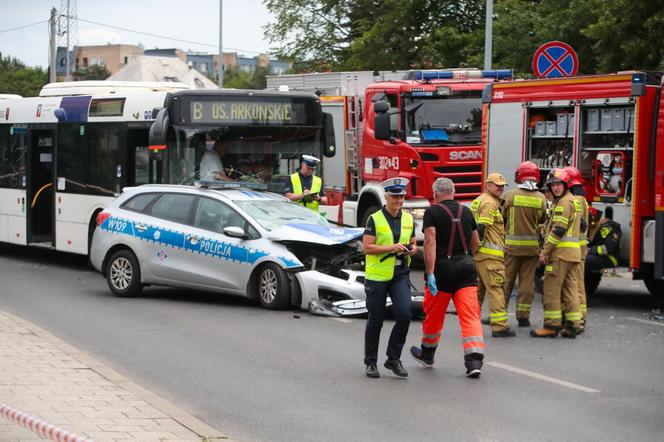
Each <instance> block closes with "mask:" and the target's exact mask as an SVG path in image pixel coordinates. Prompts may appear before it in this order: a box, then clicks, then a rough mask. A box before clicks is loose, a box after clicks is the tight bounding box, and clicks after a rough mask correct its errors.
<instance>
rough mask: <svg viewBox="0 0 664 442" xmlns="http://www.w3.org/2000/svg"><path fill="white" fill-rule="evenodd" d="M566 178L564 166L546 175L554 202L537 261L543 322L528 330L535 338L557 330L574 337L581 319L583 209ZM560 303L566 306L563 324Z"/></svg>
mask: <svg viewBox="0 0 664 442" xmlns="http://www.w3.org/2000/svg"><path fill="white" fill-rule="evenodd" d="M569 182H570V180H569V175H568V174H567V172H565V170H564V169H553V170H552V171H551V172H549V175H548V177H547V179H546V185H547V186H549V188H550V189H551V193H552V194H553V206H552V207H551V216H550V218H549V221H548V222H547V225H546V228H545V236H544V247H543V249H542V252H541V254H540V263H541V264H542V265H543V266H545V267H544V278H543V285H544V295H543V297H542V303H543V304H544V326H543V327H539V328H537V329H533V330H531V331H530V336H532V337H534V338H555V337H556V336H558V333H559V332H560V333H561V335H562V336H564V337H567V338H575V337H576V335H577V333H578V330H579V326H580V322H581V309H580V306H579V294H578V287H577V284H578V281H577V274H578V266H579V265H580V262H581V250H580V245H579V230H580V227H581V217H582V209H581V203H579V201H578V200H577V199H576V198H575V197H574V195H572V194H571V192H570V191H569V187H570V186H569ZM561 305H563V306H564V307H565V321H566V322H565V324H564V328H563V324H562V317H563V315H562V313H563V312H562V309H561ZM561 329H562V330H561Z"/></svg>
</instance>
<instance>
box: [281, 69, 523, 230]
mask: <svg viewBox="0 0 664 442" xmlns="http://www.w3.org/2000/svg"><path fill="white" fill-rule="evenodd" d="M511 76H512V71H511V70H493V71H481V70H477V69H464V70H461V69H444V70H430V71H400V72H389V71H386V72H376V73H371V72H366V71H365V72H356V73H353V72H346V73H328V74H301V75H287V76H279V77H277V76H273V77H268V87H273V88H277V87H278V85H280V84H285V85H287V86H289V88H291V89H292V88H295V89H300V90H302V89H304V90H308V91H310V92H316V93H318V94H319V95H321V103H322V105H323V107H324V109H325V111H326V112H330V113H332V114H333V115H334V124H335V132H336V139H337V140H343V142H344V146H338V149H337V150H338V151H341V150H343V151H344V152H345V155H337V156H335V157H333V158H327V159H325V160H324V164H323V170H324V172H323V173H324V177H323V178H324V181H325V183H326V186H328V187H329V186H331V187H332V189H330V190H331V191H328V189H327V188H326V193H327V194H328V200H330V201H331V203H330V204H331V205H332V206H331V207H328V208H324V209H322V210H326V213H327V216H328V218H330V219H338V220H339V221H340V222H343V223H344V224H348V225H353V226H364V225H365V223H366V220H367V218H368V217H369V215H371V214H372V213H373V212H375V211H376V210H378V209H379V208H380V207H382V205H383V204H385V198H384V192H383V189H382V187H381V185H380V183H381V182H382V181H384V180H386V179H389V178H393V177H396V176H401V177H404V178H407V179H408V180H409V186H408V194H407V196H406V201H405V202H404V209H405V210H408V211H410V212H411V213H412V214H413V217H414V218H415V223H416V233H417V235H418V239H419V240H422V239H423V234H422V231H421V221H422V217H423V215H424V210H425V209H426V208H427V207H429V204H430V203H431V202H432V201H433V194H432V189H431V188H432V185H433V182H434V181H435V180H436V179H437V178H439V177H443V176H444V177H448V178H450V179H451V180H452V181H453V182H454V183H455V186H456V196H457V199H459V200H462V201H470V200H472V199H474V198H475V197H477V196H478V195H479V194H480V193H481V192H482V183H483V176H484V170H483V164H484V160H483V151H482V145H481V140H482V136H481V128H482V99H481V97H482V91H483V90H484V88H485V86H486V85H487V84H490V83H493V82H496V81H497V80H502V79H508V78H511ZM371 77H373V79H374V81H368V80H369V79H370V78H371ZM335 107H336V112H335V110H334V109H333V108H335ZM335 190H337V191H338V193H337V195H338V198H335V197H334V195H335ZM330 195H332V198H330Z"/></svg>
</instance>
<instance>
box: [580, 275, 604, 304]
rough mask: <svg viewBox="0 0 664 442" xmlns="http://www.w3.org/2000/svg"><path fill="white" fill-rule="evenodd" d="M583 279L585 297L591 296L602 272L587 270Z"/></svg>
mask: <svg viewBox="0 0 664 442" xmlns="http://www.w3.org/2000/svg"><path fill="white" fill-rule="evenodd" d="M583 281H584V283H585V285H586V298H587V297H589V296H593V295H594V294H595V292H596V291H597V287H599V283H600V281H602V274H601V273H600V272H588V273H586V274H585V275H584V278H583Z"/></svg>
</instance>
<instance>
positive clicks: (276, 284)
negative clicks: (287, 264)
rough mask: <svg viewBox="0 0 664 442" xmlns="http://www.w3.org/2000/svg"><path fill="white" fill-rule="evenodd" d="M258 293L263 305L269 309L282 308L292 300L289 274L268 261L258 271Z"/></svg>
mask: <svg viewBox="0 0 664 442" xmlns="http://www.w3.org/2000/svg"><path fill="white" fill-rule="evenodd" d="M256 290H257V292H256V294H257V298H258V301H259V302H260V303H261V305H262V306H263V307H264V308H266V309H268V310H281V309H284V308H286V307H288V304H289V302H290V284H289V281H288V276H286V273H285V272H284V271H283V270H282V269H281V267H279V266H278V265H277V264H275V263H272V262H268V263H266V264H265V265H263V267H262V268H261V269H260V270H259V271H258V274H257V279H256Z"/></svg>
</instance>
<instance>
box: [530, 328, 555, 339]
mask: <svg viewBox="0 0 664 442" xmlns="http://www.w3.org/2000/svg"><path fill="white" fill-rule="evenodd" d="M530 336H532V337H533V338H555V337H556V336H558V329H557V328H550V327H540V328H535V329H532V330H530Z"/></svg>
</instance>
